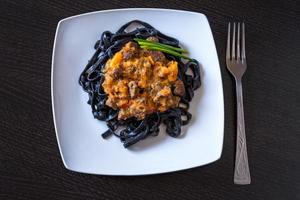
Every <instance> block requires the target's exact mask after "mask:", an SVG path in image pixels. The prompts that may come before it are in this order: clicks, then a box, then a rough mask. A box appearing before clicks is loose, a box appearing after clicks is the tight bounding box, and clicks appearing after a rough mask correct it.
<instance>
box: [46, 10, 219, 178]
mask: <svg viewBox="0 0 300 200" xmlns="http://www.w3.org/2000/svg"><path fill="white" fill-rule="evenodd" d="M134 19H139V20H142V21H145V22H147V23H149V24H151V25H152V26H154V27H155V28H156V29H158V30H160V31H161V32H163V33H165V34H167V35H170V36H172V37H175V38H177V39H178V40H179V41H180V42H181V44H182V45H183V46H184V47H185V48H187V49H188V51H189V52H190V57H192V58H195V59H197V60H198V61H199V62H200V64H201V68H202V86H201V88H200V89H198V90H197V91H196V92H195V96H194V98H193V100H192V102H191V105H190V112H191V113H192V115H193V118H192V121H191V122H190V124H189V125H187V126H186V128H184V129H185V132H186V133H185V134H184V136H183V137H181V138H172V137H169V136H167V135H166V134H165V133H160V134H159V136H157V137H149V138H147V139H145V140H144V141H142V142H140V143H139V144H137V145H136V146H135V148H132V149H125V148H124V147H123V145H122V144H121V143H120V141H119V139H118V138H116V137H111V138H109V139H107V140H104V139H102V137H101V133H102V132H104V131H106V130H107V127H106V124H105V123H104V122H101V121H98V120H96V119H94V118H93V115H92V112H91V108H90V106H89V105H88V104H87V103H86V102H87V100H88V95H87V93H85V92H84V91H83V90H82V88H81V87H80V86H79V84H78V78H79V75H80V73H81V71H82V70H83V68H84V67H85V65H86V63H87V61H88V59H90V57H91V56H92V54H93V52H94V49H93V46H94V43H95V42H96V40H98V38H99V37H100V35H101V33H102V32H103V31H105V30H109V31H112V32H115V31H116V30H117V29H118V28H119V27H121V26H122V25H123V24H125V23H126V22H128V21H131V20H134ZM52 59H53V60H52V87H51V89H52V107H53V117H54V125H55V129H56V136H57V141H58V144H59V148H60V153H61V156H62V159H63V163H64V165H65V167H66V168H67V169H70V170H73V171H78V172H84V173H92V174H103V175H144V174H155V173H164V172H171V171H176V170H182V169H188V168H192V167H197V166H201V165H204V164H208V163H210V162H213V161H215V160H217V159H219V158H220V156H221V152H222V145H223V129H224V105H223V104H224V103H223V88H222V80H221V73H220V67H219V62H218V57H217V52H216V48H215V44H214V39H213V35H212V32H211V29H210V26H209V23H208V21H207V18H206V17H205V15H203V14H200V13H195V12H188V11H179V10H166V9H144V8H142V9H120V10H107V11H99V12H93V13H88V14H83V15H78V16H74V17H70V18H66V19H63V20H61V21H60V22H59V23H58V26H57V31H56V37H55V42H54V49H53V58H52Z"/></svg>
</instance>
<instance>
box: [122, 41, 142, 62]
mask: <svg viewBox="0 0 300 200" xmlns="http://www.w3.org/2000/svg"><path fill="white" fill-rule="evenodd" d="M138 48H139V47H138V45H137V44H136V43H135V42H128V43H127V44H126V45H125V48H124V52H123V59H124V60H130V59H132V58H134V57H136V56H137V55H138Z"/></svg>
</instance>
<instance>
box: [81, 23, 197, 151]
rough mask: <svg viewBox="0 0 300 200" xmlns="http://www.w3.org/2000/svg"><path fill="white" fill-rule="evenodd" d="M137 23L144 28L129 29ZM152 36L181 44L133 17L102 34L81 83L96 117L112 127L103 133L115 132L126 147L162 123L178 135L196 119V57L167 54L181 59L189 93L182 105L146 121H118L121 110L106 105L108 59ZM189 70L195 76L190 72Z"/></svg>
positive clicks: (180, 74)
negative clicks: (191, 107)
mask: <svg viewBox="0 0 300 200" xmlns="http://www.w3.org/2000/svg"><path fill="white" fill-rule="evenodd" d="M133 23H136V24H138V25H141V26H143V27H142V28H137V29H135V30H134V31H131V32H126V28H127V27H128V26H130V25H131V24H133ZM150 36H155V37H157V38H158V39H159V42H160V43H163V44H168V45H172V46H175V47H179V41H178V40H177V39H175V38H172V37H169V36H167V35H164V34H163V33H161V32H160V31H158V30H156V29H155V28H154V27H152V26H151V25H150V24H148V23H145V22H142V21H139V20H133V21H130V22H128V23H126V24H124V25H123V26H122V27H121V28H120V29H119V30H118V31H117V32H116V33H115V34H113V33H111V32H110V31H105V32H103V33H102V35H101V37H100V39H99V40H98V41H97V42H96V44H95V46H94V48H95V50H96V51H95V53H94V55H93V56H92V58H91V59H90V60H89V61H88V63H87V65H86V67H85V68H84V70H83V71H82V73H81V75H80V77H79V84H80V85H81V86H82V88H83V90H84V91H85V92H87V93H88V95H89V100H88V102H87V103H88V104H90V106H91V108H92V113H93V116H94V118H96V119H98V120H101V121H105V122H106V124H107V126H108V130H107V131H105V132H104V133H103V134H102V137H103V138H107V137H108V136H110V135H115V136H117V137H119V138H120V140H121V142H123V145H124V147H125V148H127V147H129V146H131V145H133V144H135V143H137V142H138V141H140V140H143V139H145V138H146V137H148V136H150V135H151V136H156V135H158V133H159V126H160V124H161V123H164V124H165V125H166V132H167V134H169V135H170V136H172V137H178V136H179V135H180V133H181V126H183V125H186V124H188V123H189V121H190V119H191V118H192V115H191V114H190V113H189V112H188V109H189V102H190V101H191V100H192V98H193V96H194V90H196V89H197V88H199V87H200V85H201V77H200V69H199V64H198V62H197V61H196V60H192V61H189V62H187V63H184V62H182V60H181V59H180V58H178V57H174V56H171V55H168V54H166V57H167V58H168V59H169V60H175V61H177V62H178V78H179V79H180V80H182V82H183V83H184V85H185V91H186V92H185V95H184V96H183V97H181V99H180V106H179V107H176V108H171V109H168V110H167V111H165V112H162V113H160V112H156V113H152V114H149V115H147V116H146V117H145V118H144V119H143V120H137V119H136V118H129V119H126V120H118V111H117V110H114V109H112V108H111V107H108V106H107V105H106V100H107V95H106V94H105V92H104V90H103V87H102V83H103V81H104V74H103V73H102V69H103V68H104V67H105V63H106V61H107V60H108V59H110V58H112V57H113V55H114V54H115V53H116V52H117V51H119V50H120V49H121V48H122V47H123V46H124V45H125V44H126V43H127V42H129V41H133V39H134V38H141V39H146V38H148V37H150ZM188 69H190V71H191V72H192V75H190V74H188V73H187V71H188Z"/></svg>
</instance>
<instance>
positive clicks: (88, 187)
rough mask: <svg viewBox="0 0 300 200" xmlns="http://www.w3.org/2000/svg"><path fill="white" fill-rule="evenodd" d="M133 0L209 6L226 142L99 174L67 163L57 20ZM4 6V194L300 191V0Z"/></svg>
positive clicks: (276, 194) (232, 195)
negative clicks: (236, 69) (59, 109)
mask: <svg viewBox="0 0 300 200" xmlns="http://www.w3.org/2000/svg"><path fill="white" fill-rule="evenodd" d="M125 7H161V8H173V9H183V10H191V11H196V12H201V13H204V14H206V15H207V17H208V20H209V22H210V25H211V28H212V32H213V35H214V37H215V42H216V46H217V51H218V54H219V60H220V64H221V71H222V76H223V84H224V97H225V133H224V134H225V137H224V147H223V153H222V157H221V159H220V160H218V161H217V162H215V163H212V164H210V165H206V166H203V167H197V168H194V169H190V170H185V171H180V172H175V173H168V174H162V175H151V176H140V177H116V176H115V177H111V176H95V175H87V174H80V173H75V172H72V171H68V170H67V169H65V168H64V166H63V164H62V160H61V157H60V155H59V151H58V146H57V142H56V138H55V132H54V127H53V119H52V111H51V98H50V71H51V54H52V46H53V40H54V34H55V29H56V26H57V23H58V21H59V20H60V19H62V18H65V17H68V16H72V15H76V14H81V13H85V12H90V11H96V10H104V9H113V8H125ZM0 11H1V12H0V13H1V17H0V61H1V63H0V134H1V135H0V199H1V200H2V199H3V200H6V199H9V200H10V199H28V200H34V199H52V200H56V199H70V200H77V199H78V200H79V199H80V200H83V199H85V200H86V199H114V200H121V199H131V200H135V199H151V200H156V199H166V200H167V199H170V200H171V199H172V200H177V199H178V200H182V199H197V200H199V199H201V200H205V199H210V200H221V199H222V200H223V199H230V200H241V199H253V200H254V199H255V200H259V199H270V200H277V199H278V200H285V199H290V200H298V199H300V89H299V88H300V23H299V22H300V2H299V1H296V0H295V1H292V0H278V1H275V0H274V1H267V0H257V1H246V0H235V1H224V0H202V1H196V0H195V1H187V0H181V1H172V0H169V1H167V0H155V1H140V0H133V1H118V0H93V1H82V0H69V1H59V0H54V1H50V0H49V1H21V0H20V1H9V0H0ZM174 20H175V19H174ZM233 20H244V21H245V23H246V37H247V38H246V43H247V61H248V69H247V72H246V74H245V77H244V80H243V89H244V107H245V121H246V134H247V145H248V156H249V163H250V170H251V178H252V184H251V185H247V186H236V185H233V169H234V147H235V135H236V105H235V90H234V81H233V79H232V77H231V76H230V75H229V73H228V72H227V71H226V68H225V44H226V32H227V23H228V22H229V21H233ZM199 45H201V44H199ZM195 153H197V152H195ZM99 156H101V155H99Z"/></svg>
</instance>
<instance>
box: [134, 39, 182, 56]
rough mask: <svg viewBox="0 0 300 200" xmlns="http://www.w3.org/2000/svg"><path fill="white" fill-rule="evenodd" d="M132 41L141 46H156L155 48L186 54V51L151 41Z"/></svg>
mask: <svg viewBox="0 0 300 200" xmlns="http://www.w3.org/2000/svg"><path fill="white" fill-rule="evenodd" d="M134 40H135V41H137V42H138V43H139V45H143V46H157V47H162V48H167V49H170V50H174V51H178V52H181V53H187V50H185V49H182V48H178V47H173V46H171V45H167V44H162V43H158V42H152V41H149V40H144V39H140V38H135V39H134Z"/></svg>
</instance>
